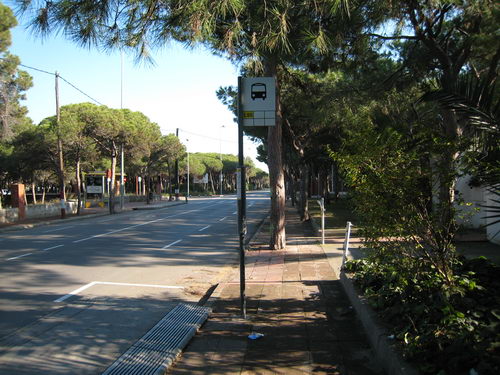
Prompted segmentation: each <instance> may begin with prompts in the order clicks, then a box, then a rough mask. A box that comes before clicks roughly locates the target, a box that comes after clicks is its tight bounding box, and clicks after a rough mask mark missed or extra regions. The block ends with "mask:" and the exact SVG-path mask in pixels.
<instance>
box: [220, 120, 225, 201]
mask: <svg viewBox="0 0 500 375" xmlns="http://www.w3.org/2000/svg"><path fill="white" fill-rule="evenodd" d="M222 128H225V126H224V125H221V127H220V132H219V158H220V162H221V163H222ZM223 168H224V164H222V168H221V170H220V174H219V185H220V196H221V197H222V169H223Z"/></svg>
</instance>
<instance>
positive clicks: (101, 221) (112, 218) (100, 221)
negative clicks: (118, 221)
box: [98, 217, 115, 223]
mask: <svg viewBox="0 0 500 375" xmlns="http://www.w3.org/2000/svg"><path fill="white" fill-rule="evenodd" d="M111 220H115V218H114V217H111V218H109V219H104V220H99V221H98V223H105V222H106V221H111Z"/></svg>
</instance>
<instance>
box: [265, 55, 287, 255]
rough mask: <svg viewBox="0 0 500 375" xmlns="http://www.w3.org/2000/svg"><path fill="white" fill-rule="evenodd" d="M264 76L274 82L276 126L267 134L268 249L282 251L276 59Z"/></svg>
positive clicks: (282, 198)
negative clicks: (269, 229) (269, 226)
mask: <svg viewBox="0 0 500 375" xmlns="http://www.w3.org/2000/svg"><path fill="white" fill-rule="evenodd" d="M264 64H265V75H266V76H268V77H274V78H275V80H276V125H275V126H269V128H268V133H267V145H268V158H267V163H268V166H269V181H270V185H271V186H270V188H271V218H270V220H271V239H270V241H269V247H270V248H271V249H273V250H280V249H284V248H285V246H286V234H285V202H286V197H285V174H284V172H283V159H282V158H283V156H282V150H281V149H282V144H281V143H282V122H283V120H282V116H281V101H280V94H279V92H280V90H279V81H278V74H277V73H278V72H277V59H276V57H275V56H272V57H268V58H267V59H266V60H265V62H264Z"/></svg>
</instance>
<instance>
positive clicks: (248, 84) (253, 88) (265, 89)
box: [239, 77, 276, 126]
mask: <svg viewBox="0 0 500 375" xmlns="http://www.w3.org/2000/svg"><path fill="white" fill-rule="evenodd" d="M241 81H242V82H241V87H239V90H240V93H241V110H242V112H243V114H242V116H241V118H242V121H243V126H275V125H276V81H275V79H274V78H273V77H249V78H242V80H241Z"/></svg>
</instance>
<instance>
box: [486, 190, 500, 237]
mask: <svg viewBox="0 0 500 375" xmlns="http://www.w3.org/2000/svg"><path fill="white" fill-rule="evenodd" d="M485 196H486V205H487V206H494V207H497V212H496V213H495V214H496V215H499V214H500V205H499V204H498V203H495V202H493V199H495V200H497V201H498V200H499V199H500V197H498V196H495V195H493V194H492V193H490V192H486V193H485ZM491 214H493V213H491ZM486 216H490V214H489V212H488V209H486ZM497 220H500V218H487V219H486V223H487V224H489V223H493V222H495V221H497ZM486 237H487V238H488V240H489V241H490V242H493V243H496V244H498V245H500V223H496V224H494V225H488V226H487V227H486Z"/></svg>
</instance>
